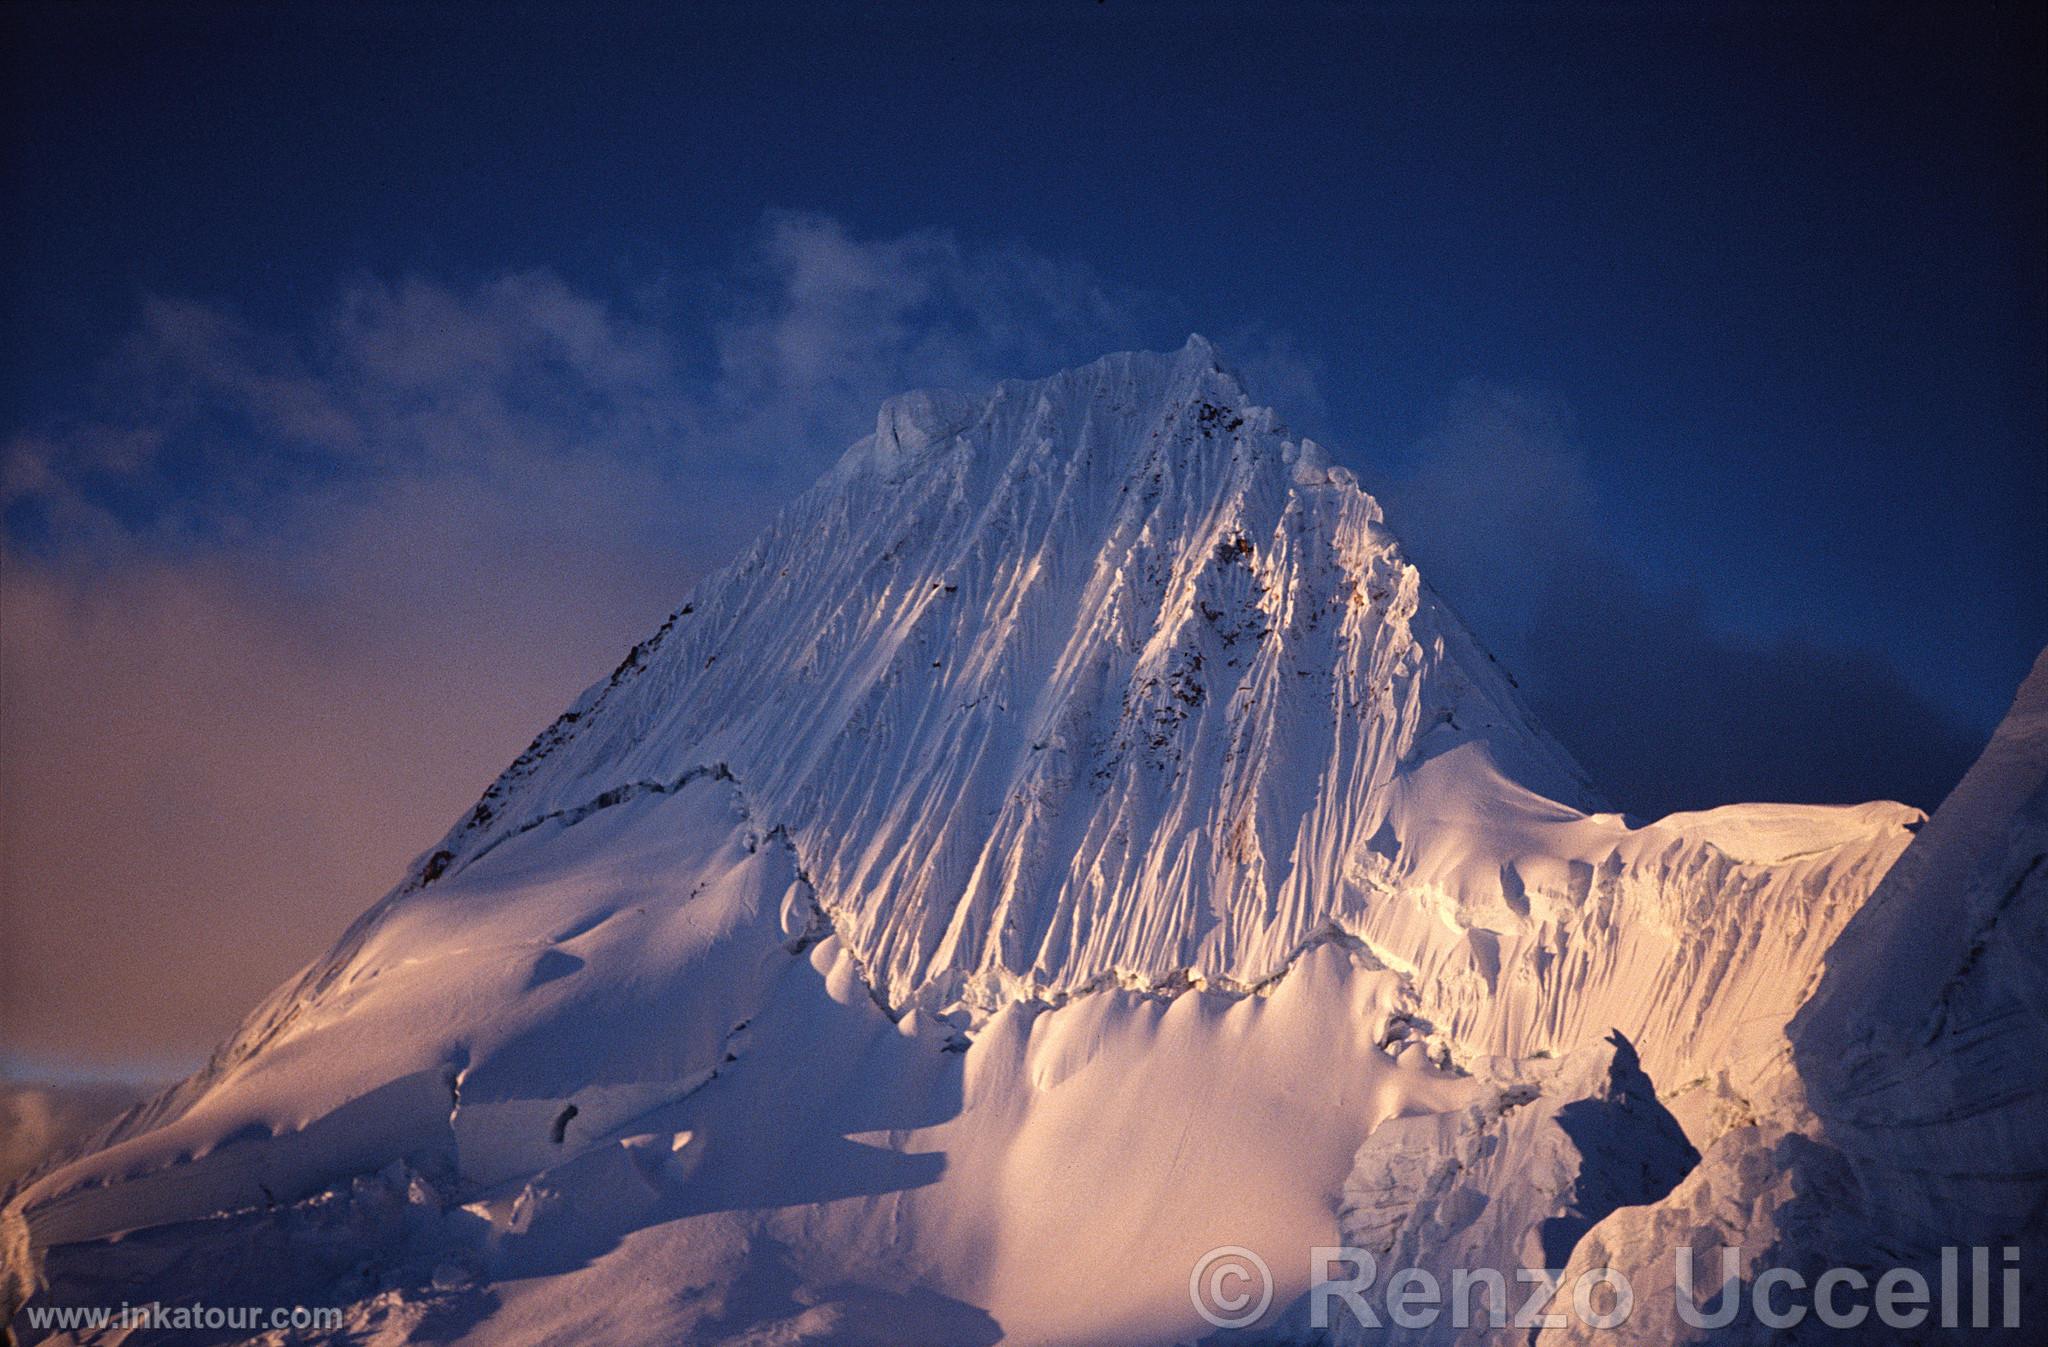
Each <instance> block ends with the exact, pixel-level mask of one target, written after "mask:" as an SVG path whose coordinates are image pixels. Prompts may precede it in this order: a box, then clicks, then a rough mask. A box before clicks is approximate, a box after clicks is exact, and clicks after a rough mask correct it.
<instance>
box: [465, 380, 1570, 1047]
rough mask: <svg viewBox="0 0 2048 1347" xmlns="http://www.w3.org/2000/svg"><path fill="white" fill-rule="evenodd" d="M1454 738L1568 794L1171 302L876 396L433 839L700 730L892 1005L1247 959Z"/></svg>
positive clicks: (1448, 626)
mask: <svg viewBox="0 0 2048 1347" xmlns="http://www.w3.org/2000/svg"><path fill="white" fill-rule="evenodd" d="M1461 747H1463V748H1466V749H1468V750H1469V752H1470V755H1471V757H1472V758H1473V764H1472V765H1473V770H1476V771H1489V772H1490V771H1499V772H1501V773H1503V774H1504V775H1505V776H1507V777H1508V778H1509V779H1511V780H1513V781H1516V782H1518V783H1520V784H1521V785H1523V786H1525V787H1526V788H1528V789H1530V790H1533V791H1535V792H1537V793H1539V794H1541V795H1543V796H1545V797H1548V798H1549V799H1553V800H1558V801H1563V802H1565V803H1566V804H1567V805H1569V806H1571V807H1581V806H1584V805H1585V804H1586V803H1587V802H1588V800H1589V794H1588V791H1587V788H1586V786H1585V784H1584V782H1583V780H1582V779H1581V777H1580V775H1579V773H1578V771H1577V769H1576V768H1575V767H1574V766H1573V765H1572V763H1571V762H1570V760H1569V758H1568V757H1567V756H1566V754H1565V753H1564V752H1563V750H1561V749H1560V748H1559V747H1558V746H1557V745H1556V744H1555V743H1554V742H1553V741H1551V740H1550V739H1549V738H1548V737H1547V736H1545V735H1544V734H1542V733H1541V732H1540V731H1539V730H1537V729H1536V728H1535V727H1534V726H1533V725H1532V724H1531V723H1530V722H1529V720H1528V718H1527V717H1526V715H1525V714H1524V713H1523V712H1522V710H1521V708H1520V706H1519V704H1518V702H1517V700H1516V698H1515V697H1514V695H1513V693H1512V690H1511V688H1510V686H1509V683H1508V680H1507V679H1506V677H1505V676H1504V675H1503V674H1502V673H1501V672H1500V671H1499V670H1498V669H1497V668H1496V667H1495V666H1494V664H1493V662H1492V661H1491V660H1490V659H1489V658H1488V657H1487V656H1486V655H1485V654H1484V653H1482V652H1481V651H1480V650H1479V649H1478V648H1477V647H1476V646H1475V645H1474V644H1473V643H1472V641H1471V640H1470V639H1469V638H1468V637H1467V636H1466V635H1465V634H1464V633H1463V631H1462V630H1461V629H1460V628H1459V627H1458V626H1457V624H1456V623H1455V621H1453V620H1452V619H1451V618H1450V617H1449V616H1448V614H1447V613H1445V611H1444V610H1443V608H1442V606H1441V605H1440V604H1438V603H1437V602H1436V601H1435V600H1434V598H1432V597H1431V596H1430V594H1429V593H1428V591H1427V590H1426V588H1425V587H1424V586H1423V584H1422V583H1421V581H1420V579H1419V578H1418V576H1417V575H1416V573H1415V571H1414V570H1413V568H1411V567H1410V566H1408V565H1407V564H1406V563H1405V562H1404V561H1403V560H1402V559H1401V556H1400V553H1399V551H1398V549H1397V548H1396V546H1395V544H1394V540H1393V538H1392V536H1391V535H1390V534H1389V533H1388V532H1387V531H1386V529H1385V528H1384V526H1383V523H1382V520H1381V515H1380V511H1379V509H1378V507H1377V506H1376V505H1375V504H1374V502H1373V501H1372V499H1371V498H1370V497H1368V496H1366V495H1365V494H1364V493H1363V492H1361V491H1360V490H1358V488H1357V486H1356V485H1355V483H1354V482H1353V481H1352V479H1351V477H1350V475H1349V474H1348V473H1346V472H1344V471H1343V470H1341V469H1333V468H1331V467H1329V466H1328V464H1327V462H1326V460H1325V458H1324V456H1323V455H1322V453H1321V452H1320V450H1318V449H1317V448H1316V446H1314V445H1313V444H1310V443H1307V442H1303V441H1299V440H1296V439H1293V438H1291V437H1289V436H1288V435H1287V434H1286V432H1285V431H1284V430H1283V429H1282V428H1281V427H1280V426H1279V424H1278V423H1277V422H1276V420H1275V418H1274V416H1273V414H1272V413H1271V412H1270V411H1268V410H1266V409H1263V408H1259V407H1254V406H1252V405H1251V404H1250V403H1249V402H1248V400H1247V399H1246V397H1245V394H1244V392H1243V390H1242V389H1241V388H1239V386H1238V385H1237V383H1236V382H1235V380H1234V379H1232V378H1231V376H1229V375H1228V374H1227V373H1225V372H1224V371H1223V370H1222V369H1221V368H1220V367H1219V365H1218V362H1217V360H1216V357H1215V353H1214V352H1213V351H1212V350H1211V349H1210V348H1209V347H1208V346H1207V345H1206V344H1205V343H1202V342H1201V341H1199V340H1196V341H1193V342H1190V344H1189V345H1188V347H1187V348H1186V349H1185V350H1183V351H1181V352H1180V353H1179V354H1178V355H1174V356H1148V355H1122V356H1113V357H1110V358H1108V359H1106V360H1103V361H1100V362H1098V363H1096V364H1094V365H1090V366H1087V367H1086V368H1083V369H1080V370H1075V371H1072V372H1070V373H1066V374H1061V375H1057V376H1055V377H1053V378H1051V379H1047V380H1044V381H1042V382H1037V383H1016V384H1005V385H1002V386H1001V387H999V388H998V389H997V390H996V392H995V394H994V395H993V396H992V397H989V398H986V399H974V400H970V399H962V398H958V397H952V396H942V395H937V394H929V393H924V394H913V395H910V396H907V397H904V398H899V399H897V400H895V401H892V402H890V403H889V404H887V405H886V406H885V407H884V408H883V409H882V412H881V415H880V417H879V419H878V422H877V425H876V430H875V433H874V435H873V436H872V437H870V438H869V439H867V440H865V441H863V442H862V443H860V444H859V445H856V446H855V447H854V448H853V450H852V451H851V452H850V453H849V454H848V455H847V456H846V458H845V460H844V461H843V462H842V463H841V464H840V465H839V467H838V469H837V470H836V471H835V472H833V473H832V474H831V475H830V477H829V478H828V479H827V480H826V481H825V482H824V483H822V484H821V485H820V486H819V487H818V488H817V489H816V490H814V491H813V492H811V493H810V494H809V495H808V496H806V497H805V498H804V499H803V500H801V501H800V502H798V503H797V504H796V505H795V506H794V507H793V508H792V509H791V510H790V511H789V512H788V513H787V514H785V515H784V516H783V518H782V519H781V520H779V521H778V522H777V523H776V524H775V526H774V527H773V528H772V529H770V530H769V532H768V533H767V534H766V535H765V536H764V537H763V538H762V539H761V540H760V541H759V542H758V543H757V544H756V545H755V546H754V547H753V548H751V549H750V550H749V551H748V552H747V554H746V555H745V556H744V557H742V558H741V559H740V560H739V561H738V562H737V563H736V564H735V565H733V566H732V567H731V568H730V569H728V570H727V571H726V572H724V573H723V574H721V575H720V576H718V577H716V578H714V579H713V580H711V581H710V582H709V583H707V584H706V585H704V586H703V587H702V588H701V589H700V590H699V592H698V593H697V594H696V595H695V596H693V598H692V601H691V603H690V604H688V605H686V606H685V608H684V609H683V610H682V611H680V612H679V613H678V614H677V615H676V617H675V618H674V619H673V620H672V622H671V623H670V625H669V626H667V627H665V628H664V629H663V631H662V633H661V634H659V635H658V636H657V637H656V638H655V639H654V640H652V641H650V642H648V643H647V644H646V645H645V646H643V647H641V648H640V649H639V650H638V651H636V652H635V653H634V655H633V656H632V657H630V658H629V660H628V661H627V663H626V665H625V666H624V667H623V668H622V669H621V670H620V671H619V673H618V674H617V675H616V676H615V677H614V678H613V679H611V680H608V681H607V682H606V683H605V684H603V685H600V686H599V687H597V688H594V689H592V690H591V692H590V693H588V694H586V696H585V697H584V698H583V699H582V700H581V701H580V702H579V703H578V705H577V707H576V708H575V709H574V710H572V711H571V712H570V713H569V715H568V716H566V717H564V719H563V721H562V722H560V723H558V724H557V726H556V727H555V728H554V729H553V730H551V731H550V732H549V733H548V734H547V735H544V736H543V737H542V739H541V741H540V742H539V743H537V744H536V746H535V749H534V751H533V752H532V753H530V754H529V755H528V756H527V757H526V758H524V759H522V760H521V762H520V763H518V764H516V765H515V766H514V767H513V768H512V769H511V770H510V771H508V772H507V773H506V775H505V776H504V777H503V778H502V779H501V780H500V781H499V782H498V783H497V784H496V785H494V786H493V787H492V788H491V790H490V791H489V792H488V793H487V794H486V795H485V797H484V800H483V802H482V804H481V805H479V807H478V810H477V811H476V812H475V813H473V814H472V815H471V816H470V817H469V818H468V819H466V820H465V821H464V822H463V823H462V825H461V826H459V827H458V828H457V829H456V830H455V831H454V832H452V833H451V834H450V835H449V837H448V838H447V839H446V840H445V841H444V843H443V844H442V847H441V848H440V852H441V853H445V856H446V860H445V861H443V862H439V863H438V864H439V865H440V866H441V867H442V868H444V869H445V870H448V871H454V870H459V869H460V868H461V867H462V866H463V865H465V864H467V863H468V862H469V861H470V860H471V859H473V858H474V857H476V856H478V855H481V854H483V853H485V852H487V851H488V850H489V849H490V848H491V847H493V846H494V845H496V844H497V843H498V842H499V841H500V840H501V839H503V838H504V837H506V836H509V835H511V834H513V833H516V832H517V831H518V830H519V829H521V828H523V827H526V826H529V825H530V824H531V823H532V822H533V821H534V820H536V819H540V818H546V817H549V816H552V815H559V814H561V813H563V812H564V811H571V810H576V809H580V808H584V807H587V806H588V805H589V804H590V802H592V801H593V800H596V799H599V798H600V797H602V796H603V795H604V794H605V793H606V792H611V791H617V790H620V789H622V788H624V789H632V788H634V787H636V786H638V785H640V784H642V783H660V782H665V781H671V780H673V779H675V778H676V777H677V776H679V775H681V774H683V773H685V772H688V771H690V770H693V769H696V768H699V767H701V766H703V765H704V764H708V763H719V764H724V765H725V766H726V767H728V768H729V769H730V770H731V772H732V773H733V774H734V776H735V777H736V778H737V779H738V780H739V781H740V782H741V783H742V784H743V785H744V787H745V789H746V790H747V792H748V794H749V796H750V798H751V799H752V800H753V801H754V802H755V806H756V808H757V809H758V810H759V811H760V813H761V815H762V816H763V817H764V818H772V819H774V820H776V821H777V822H778V823H780V824H782V825H784V826H786V827H787V828H788V829H789V833H790V836H791V838H792V840H793V841H794V842H795V844H796V847H797V850H798V852H799V854H800V855H801V856H802V857H803V860H804V863H805V865H806V867H807V870H808V873H809V874H810V875H811V876H812V879H813V881H814V882H815V883H816V884H817V885H818V886H819V891H820V893H821V895H822V896H823V897H824V899H825V902H826V904H827V906H828V907H829V908H830V909H831V910H832V912H833V913H834V916H835V918H836V920H837V922H838V924H839V927H840V930H841V931H842V933H843V934H844V935H845V936H846V938H847V940H848V942H849V944H850V945H851V946H852V947H853V948H855V949H857V950H859V951H860V953H861V955H862V957H863V959H864V960H865V961H866V963H867V965H868V967H869V968H870V969H872V970H873V972H874V973H875V975H876V978H877V980H878V983H879V985H880V986H881V987H882V989H883V990H884V994H885V996H886V997H887V999H888V1000H889V1002H890V1003H891V1004H892V1005H897V1006H907V1005H912V1004H917V1005H924V1006H928V1007H937V1006H942V1005H945V1004H948V1003H951V1002H953V1001H956V1000H961V999H965V1000H966V1001H967V1002H968V1003H969V1004H970V1005H972V1006H973V1007H974V1008H975V1009H976V1010H977V1011H981V1012H986V1011H989V1010H993V1009H995V1008H996V1007H998V1006H1000V1005H1002V1004H1004V1003H1006V1002H1008V1001H1010V1000H1013V999H1016V998H1017V997H1018V996H1029V995H1046V994H1061V993H1071V992H1073V991H1076V990H1079V989H1081V988H1083V987H1086V986H1089V985H1092V984H1095V983H1097V982H1099V981H1101V980H1103V979H1105V978H1110V977H1115V976H1117V975H1123V974H1129V975H1133V976H1135V977H1137V978H1139V979H1141V980H1147V979H1157V978H1161V977H1164V976H1167V975H1169V974H1173V973H1178V972H1180V971H1182V970H1193V971H1194V972H1196V973H1198V974H1200V975H1201V976H1203V977H1205V978H1208V979H1210V980H1213V981H1218V982H1230V983H1236V984H1242V985H1250V984H1253V983H1256V982H1258V981H1260V980H1262V979H1263V978H1265V977H1268V976H1270V975H1271V974H1272V973H1273V972H1274V971H1276V970H1277V969H1278V968H1279V967H1280V966H1281V965H1282V964H1283V963H1284V962H1285V961H1286V960H1287V959H1288V958H1289V957H1291V956H1292V954H1293V953H1294V952H1295V950H1296V949H1298V948H1299V946H1300V945H1301V944H1302V943H1303V942H1304V941H1305V940H1307V939H1308V938H1309V937H1310V936H1311V935H1312V934H1313V933H1314V932H1315V931H1316V930H1317V928H1318V926H1319V925H1320V924H1321V923H1323V922H1324V921H1325V919H1326V918H1327V917H1328V916H1329V915H1330V914H1331V912H1332V910H1333V904H1332V899H1333V897H1334V895H1337V894H1338V893H1339V892H1341V891H1342V890H1344V889H1345V888H1346V887H1347V885H1353V884H1354V881H1352V880H1350V879H1347V876H1346V866H1347V862H1348V861H1350V860H1351V858H1353V857H1355V856H1358V855H1360V854H1362V853H1364V852H1365V850H1366V849H1367V844H1368V842H1369V840H1370V839H1371V838H1372V837H1373V836H1374V835H1375V833H1377V832H1379V831H1380V830H1381V829H1382V828H1383V827H1384V826H1385V825H1386V824H1387V822H1388V817H1389V813H1390V811H1391V810H1392V808H1393V806H1394V803H1395V800H1394V796H1393V793H1392V792H1391V790H1390V786H1391V784H1392V783H1393V782H1394V781H1395V780H1396V779H1397V778H1398V777H1399V776H1401V775H1402V774H1403V773H1404V772H1407V771H1409V770H1411V769H1413V768H1414V767H1415V766H1417V765H1419V764H1420V763H1421V762H1422V761H1424V760H1425V759H1427V758H1429V757H1432V756H1436V755H1439V754H1443V753H1448V752H1451V751H1453V750H1456V749H1459V748H1461Z"/></svg>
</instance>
